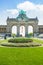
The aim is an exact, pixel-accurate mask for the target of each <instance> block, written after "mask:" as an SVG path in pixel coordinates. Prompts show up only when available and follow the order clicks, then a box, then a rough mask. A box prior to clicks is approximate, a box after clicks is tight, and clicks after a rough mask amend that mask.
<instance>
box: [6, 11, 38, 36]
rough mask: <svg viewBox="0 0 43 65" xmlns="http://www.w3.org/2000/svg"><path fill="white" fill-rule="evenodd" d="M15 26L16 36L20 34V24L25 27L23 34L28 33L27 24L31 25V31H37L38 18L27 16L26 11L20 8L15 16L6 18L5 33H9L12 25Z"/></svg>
mask: <svg viewBox="0 0 43 65" xmlns="http://www.w3.org/2000/svg"><path fill="white" fill-rule="evenodd" d="M14 25H15V26H17V36H19V35H20V34H19V33H20V26H22V25H23V26H24V27H25V36H27V35H28V26H29V25H31V26H32V27H33V33H38V19H37V17H36V18H28V17H27V16H26V13H25V12H24V11H23V10H21V11H20V12H19V15H18V17H17V18H9V17H8V18H7V33H11V29H12V26H14Z"/></svg>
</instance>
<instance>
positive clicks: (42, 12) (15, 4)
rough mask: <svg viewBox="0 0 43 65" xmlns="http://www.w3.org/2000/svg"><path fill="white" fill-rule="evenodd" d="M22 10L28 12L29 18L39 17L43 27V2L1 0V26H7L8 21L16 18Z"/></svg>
mask: <svg viewBox="0 0 43 65" xmlns="http://www.w3.org/2000/svg"><path fill="white" fill-rule="evenodd" d="M20 10H24V11H26V15H27V16H28V17H29V18H35V17H36V16H37V17H38V20H39V23H38V24H39V25H43V0H0V25H6V24H7V23H6V19H7V17H8V16H9V17H10V18H16V17H17V16H18V14H19V11H20Z"/></svg>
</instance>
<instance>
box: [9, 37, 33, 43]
mask: <svg viewBox="0 0 43 65" xmlns="http://www.w3.org/2000/svg"><path fill="white" fill-rule="evenodd" d="M8 42H12V43H28V42H33V40H32V39H29V38H14V39H9V40H8Z"/></svg>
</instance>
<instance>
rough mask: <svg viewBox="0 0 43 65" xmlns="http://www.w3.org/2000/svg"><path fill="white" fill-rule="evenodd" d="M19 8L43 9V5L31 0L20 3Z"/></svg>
mask: <svg viewBox="0 0 43 65" xmlns="http://www.w3.org/2000/svg"><path fill="white" fill-rule="evenodd" d="M17 8H18V9H23V10H26V11H28V10H40V11H43V5H41V4H40V5H39V4H34V3H32V2H30V1H25V2H24V3H20V4H18V5H17Z"/></svg>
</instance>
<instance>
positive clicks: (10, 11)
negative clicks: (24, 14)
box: [7, 9, 18, 14]
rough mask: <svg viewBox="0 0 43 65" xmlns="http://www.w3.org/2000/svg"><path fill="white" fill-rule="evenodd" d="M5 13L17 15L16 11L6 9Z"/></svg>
mask: <svg viewBox="0 0 43 65" xmlns="http://www.w3.org/2000/svg"><path fill="white" fill-rule="evenodd" d="M7 12H8V13H10V14H18V10H17V9H7Z"/></svg>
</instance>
